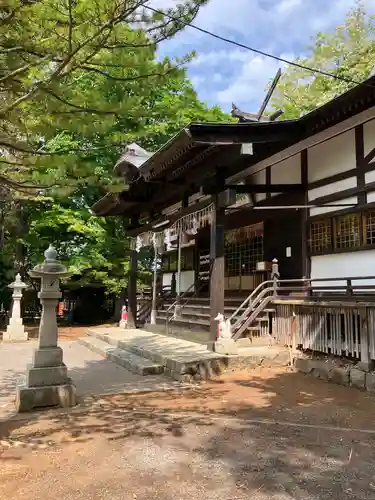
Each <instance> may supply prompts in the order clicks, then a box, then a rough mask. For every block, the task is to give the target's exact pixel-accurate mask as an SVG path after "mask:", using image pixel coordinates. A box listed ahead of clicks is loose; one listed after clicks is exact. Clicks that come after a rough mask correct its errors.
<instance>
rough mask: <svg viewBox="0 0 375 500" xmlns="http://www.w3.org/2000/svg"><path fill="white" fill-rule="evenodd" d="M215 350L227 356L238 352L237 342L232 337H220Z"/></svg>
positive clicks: (215, 344)
mask: <svg viewBox="0 0 375 500" xmlns="http://www.w3.org/2000/svg"><path fill="white" fill-rule="evenodd" d="M214 351H215V352H217V353H218V354H225V355H227V356H229V355H233V354H238V347H237V343H236V342H235V341H234V340H232V339H220V340H217V341H216V342H215V343H214Z"/></svg>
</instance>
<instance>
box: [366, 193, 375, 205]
mask: <svg viewBox="0 0 375 500" xmlns="http://www.w3.org/2000/svg"><path fill="white" fill-rule="evenodd" d="M374 201H375V191H370V192H369V193H367V203H373V202H374Z"/></svg>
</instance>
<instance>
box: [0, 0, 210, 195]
mask: <svg viewBox="0 0 375 500" xmlns="http://www.w3.org/2000/svg"><path fill="white" fill-rule="evenodd" d="M206 2H207V0H182V1H181V3H179V4H177V5H176V6H175V7H173V8H170V9H168V10H167V11H166V14H167V15H164V14H161V13H156V12H154V11H152V10H149V9H148V7H149V6H150V4H151V3H152V2H150V0H43V1H42V0H35V1H24V0H9V1H8V2H7V4H6V6H3V7H2V10H1V16H0V27H1V29H0V68H1V69H0V121H1V129H0V148H1V151H0V154H1V155H2V156H1V157H0V184H1V185H2V186H3V187H6V188H8V189H15V188H17V190H18V192H28V190H29V186H32V185H33V183H34V182H37V181H39V182H40V180H41V179H40V174H41V173H42V174H51V172H50V171H49V169H50V164H51V160H50V158H51V154H53V155H54V158H55V157H56V156H59V157H60V160H61V158H62V157H64V159H65V160H66V162H67V163H68V164H69V160H71V161H72V154H71V153H73V152H81V153H82V154H87V152H88V151H92V150H93V149H94V148H99V147H101V144H97V142H96V138H97V134H100V133H103V131H106V132H107V133H108V137H107V144H108V147H111V143H110V141H112V140H113V141H115V143H116V144H117V145H119V141H118V138H117V137H116V134H115V133H113V131H110V128H111V126H112V125H113V124H114V123H115V122H116V121H117V120H118V118H119V116H121V117H123V121H127V125H128V126H127V130H128V131H129V132H131V131H132V121H134V120H135V123H136V122H137V121H138V119H139V117H138V116H136V115H135V114H134V110H138V111H139V105H138V103H139V100H140V99H142V98H143V95H144V92H145V91H146V89H147V88H148V89H151V88H153V87H156V86H158V85H159V83H162V82H165V79H166V77H167V76H168V75H173V74H177V73H176V72H178V68H179V66H181V65H182V64H184V63H185V62H186V61H187V60H189V59H190V57H192V55H193V54H188V55H187V56H186V57H184V58H182V59H176V60H174V61H172V60H170V59H169V58H164V59H163V60H161V61H157V60H156V58H155V51H156V46H157V44H158V43H159V42H161V41H163V40H166V39H168V38H170V37H172V36H173V35H175V34H176V33H177V32H178V31H179V30H181V29H182V28H184V26H185V25H184V22H189V21H191V20H192V19H193V18H194V17H195V15H196V14H197V12H198V9H199V7H200V6H201V5H204V4H205V3H206ZM98 83H99V84H98ZM123 84H126V91H127V92H126V93H124V87H123ZM120 97H121V99H120ZM66 128H67V130H68V134H66V133H65V129H66ZM57 131H59V132H60V133H59V134H57V133H56V132H57ZM120 135H121V134H120ZM121 137H122V135H121ZM68 153H69V154H68ZM60 163H61V162H60ZM60 168H62V167H60ZM48 177H51V175H49V176H48V175H47V176H46V175H44V178H45V180H48ZM27 181H29V182H27ZM47 185H48V184H47Z"/></svg>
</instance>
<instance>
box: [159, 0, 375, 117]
mask: <svg viewBox="0 0 375 500" xmlns="http://www.w3.org/2000/svg"><path fill="white" fill-rule="evenodd" d="M362 1H363V4H364V5H365V7H366V8H367V11H368V12H369V13H374V12H375V0H362ZM177 3H179V1H178V0H152V2H150V5H152V6H154V7H159V8H162V7H165V6H170V5H171V4H172V5H173V4H177ZM354 3H355V2H354V0H211V1H210V2H209V3H208V5H207V6H205V7H202V9H201V11H200V12H199V14H198V16H197V18H196V20H195V21H194V24H196V25H198V26H201V27H202V28H205V29H207V30H210V31H213V32H215V33H217V34H219V35H221V36H224V37H226V38H230V39H232V40H234V41H236V42H242V43H244V44H246V45H250V46H253V47H256V48H258V49H261V50H264V51H267V52H271V53H273V54H275V55H277V56H282V57H284V58H286V59H294V58H295V57H296V56H299V55H303V53H304V52H305V51H306V47H307V46H308V45H309V43H310V40H311V37H312V36H313V35H315V34H316V33H317V32H318V31H325V30H328V29H331V28H334V27H336V26H338V25H340V24H341V23H342V22H343V20H344V19H345V14H346V13H347V12H348V11H349V10H350V8H351V7H353V6H354ZM191 50H195V51H196V52H197V54H198V56H197V58H196V59H195V60H194V61H193V62H192V63H190V64H189V67H188V72H189V77H190V79H191V80H192V82H193V85H194V88H195V89H196V90H197V92H198V95H199V97H200V99H202V100H203V101H206V102H207V103H208V104H209V105H214V104H218V105H219V106H220V107H221V108H222V109H223V110H224V111H227V112H229V111H230V109H231V103H232V102H235V103H236V105H237V106H239V107H240V108H241V109H243V110H244V111H249V112H255V111H257V110H258V108H259V106H260V104H261V101H262V99H263V97H264V95H265V87H266V86H267V84H268V82H269V80H270V79H271V78H273V76H274V75H275V73H276V71H277V69H278V67H279V66H280V64H279V63H278V62H277V61H274V60H272V59H269V58H265V57H262V56H259V55H256V54H254V53H252V52H249V51H247V50H244V49H240V48H237V47H235V46H234V45H230V44H227V43H225V42H222V41H220V40H216V39H214V38H212V37H210V36H208V35H205V34H202V33H199V32H197V31H196V30H193V29H191V28H186V29H185V30H184V31H183V32H181V33H179V34H178V35H177V36H176V37H175V38H174V39H173V40H170V41H168V42H165V43H164V44H162V45H161V46H160V47H159V51H160V55H169V56H182V55H184V54H186V53H188V52H189V51H191Z"/></svg>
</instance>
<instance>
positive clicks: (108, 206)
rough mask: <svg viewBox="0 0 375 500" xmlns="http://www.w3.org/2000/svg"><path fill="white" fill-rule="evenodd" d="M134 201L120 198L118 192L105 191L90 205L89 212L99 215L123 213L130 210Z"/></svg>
mask: <svg viewBox="0 0 375 500" xmlns="http://www.w3.org/2000/svg"><path fill="white" fill-rule="evenodd" d="M134 205H135V203H132V202H126V201H123V200H121V199H120V197H119V193H107V194H106V195H105V196H103V198H100V200H98V201H97V202H96V203H94V205H92V207H91V209H90V210H91V212H92V213H93V214H94V215H97V216H99V217H107V216H111V215H123V214H124V213H126V212H127V211H128V210H130V209H131V208H132V207H133V206H134Z"/></svg>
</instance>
